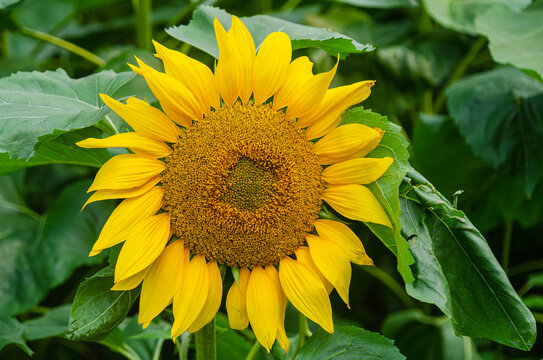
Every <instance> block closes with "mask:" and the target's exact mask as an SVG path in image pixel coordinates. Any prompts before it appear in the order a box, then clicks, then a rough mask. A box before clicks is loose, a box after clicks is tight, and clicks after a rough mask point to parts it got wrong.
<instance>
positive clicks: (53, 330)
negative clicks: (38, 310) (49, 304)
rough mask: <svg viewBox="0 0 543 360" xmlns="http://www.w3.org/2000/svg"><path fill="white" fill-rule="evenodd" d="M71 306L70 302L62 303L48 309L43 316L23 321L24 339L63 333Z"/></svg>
mask: <svg viewBox="0 0 543 360" xmlns="http://www.w3.org/2000/svg"><path fill="white" fill-rule="evenodd" d="M71 307H72V304H67V305H62V306H59V307H56V308H54V309H51V310H49V311H48V312H47V313H45V314H44V315H43V316H40V317H38V318H35V319H32V320H28V321H25V322H24V323H23V326H24V337H25V339H26V340H39V339H45V338H48V337H51V336H58V335H62V334H64V333H65V332H66V330H67V329H68V319H69V317H70V309H71Z"/></svg>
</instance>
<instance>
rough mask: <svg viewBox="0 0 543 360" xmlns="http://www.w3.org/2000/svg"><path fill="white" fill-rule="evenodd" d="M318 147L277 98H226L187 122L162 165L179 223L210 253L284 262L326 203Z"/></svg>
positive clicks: (249, 262)
mask: <svg viewBox="0 0 543 360" xmlns="http://www.w3.org/2000/svg"><path fill="white" fill-rule="evenodd" d="M311 149H312V145H311V143H310V142H308V141H307V140H306V139H305V136H304V132H303V131H302V130H300V129H299V128H298V127H297V126H296V122H295V121H294V120H288V119H286V117H285V114H284V113H283V112H281V111H274V110H273V109H272V108H271V106H270V105H261V106H253V105H250V104H249V105H241V104H239V103H236V104H234V106H232V107H227V106H224V107H221V108H220V109H218V110H217V111H214V112H212V113H211V114H210V115H209V116H207V117H206V118H205V119H204V120H201V121H198V122H196V123H195V124H194V125H193V126H191V127H189V128H187V129H183V130H182V132H181V134H180V137H179V141H178V143H177V144H174V146H173V152H172V154H171V155H169V156H168V157H167V158H166V169H165V170H164V172H163V173H162V185H163V188H164V205H163V208H164V210H166V211H168V212H169V213H170V215H171V227H172V231H173V232H174V234H175V235H176V236H178V237H179V238H180V239H181V240H183V241H184V243H185V244H186V245H187V246H189V247H190V248H191V250H192V251H193V252H195V253H197V254H203V255H205V256H206V258H207V259H208V260H215V261H217V262H218V263H224V264H227V265H229V266H232V267H240V266H247V267H253V266H256V265H271V264H277V263H278V262H279V260H280V259H281V258H282V257H284V256H287V255H290V254H292V253H293V252H294V250H296V249H297V248H298V247H299V246H300V245H302V244H303V243H304V240H305V234H306V233H307V232H309V231H311V230H312V229H313V222H314V220H315V219H316V218H317V215H318V212H319V209H320V205H321V201H322V200H321V199H322V195H321V194H322V190H323V188H324V186H323V182H322V178H321V172H322V168H321V166H320V164H319V163H318V161H317V156H316V155H315V154H314V153H313V152H312V150H311Z"/></svg>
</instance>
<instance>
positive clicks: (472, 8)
mask: <svg viewBox="0 0 543 360" xmlns="http://www.w3.org/2000/svg"><path fill="white" fill-rule="evenodd" d="M530 2H531V0H494V1H488V0H469V1H466V0H422V3H423V4H424V7H425V8H426V11H427V12H428V14H429V15H430V16H431V17H432V19H434V20H435V21H436V22H438V23H439V24H440V25H441V26H443V27H445V28H447V29H451V30H455V31H459V32H464V33H467V34H471V35H475V34H476V33H477V32H476V30H475V19H476V18H477V16H479V15H481V14H483V13H484V12H485V11H487V10H488V9H489V8H490V7H492V6H496V5H498V6H499V5H501V6H507V7H509V8H511V9H512V10H515V11H520V10H522V9H524V8H525V7H527V6H528V5H530Z"/></svg>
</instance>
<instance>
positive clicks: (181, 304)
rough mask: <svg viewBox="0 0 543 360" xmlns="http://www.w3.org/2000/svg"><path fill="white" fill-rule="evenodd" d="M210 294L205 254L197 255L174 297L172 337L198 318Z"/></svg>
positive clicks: (183, 330) (185, 329)
mask: <svg viewBox="0 0 543 360" xmlns="http://www.w3.org/2000/svg"><path fill="white" fill-rule="evenodd" d="M208 294H209V271H208V267H207V264H206V259H205V257H204V256H203V255H196V256H195V257H194V258H192V260H191V261H190V263H189V265H188V269H187V273H186V275H185V279H184V281H183V285H182V286H181V290H180V291H178V292H177V294H176V295H175V296H174V298H173V316H174V318H175V320H174V322H173V326H172V331H171V335H172V338H176V337H178V336H179V335H181V334H182V333H184V332H185V331H187V329H188V328H189V326H190V325H191V324H192V323H193V322H194V320H196V318H197V317H198V315H199V314H200V311H202V309H203V308H204V305H205V303H206V300H207V296H208Z"/></svg>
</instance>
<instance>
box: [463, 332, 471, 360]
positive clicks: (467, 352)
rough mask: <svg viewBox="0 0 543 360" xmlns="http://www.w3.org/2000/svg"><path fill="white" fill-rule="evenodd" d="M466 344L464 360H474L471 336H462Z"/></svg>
mask: <svg viewBox="0 0 543 360" xmlns="http://www.w3.org/2000/svg"><path fill="white" fill-rule="evenodd" d="M462 340H463V343H464V360H471V359H473V354H472V352H471V338H470V337H469V336H462Z"/></svg>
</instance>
